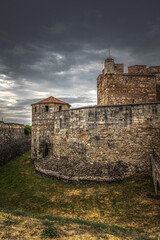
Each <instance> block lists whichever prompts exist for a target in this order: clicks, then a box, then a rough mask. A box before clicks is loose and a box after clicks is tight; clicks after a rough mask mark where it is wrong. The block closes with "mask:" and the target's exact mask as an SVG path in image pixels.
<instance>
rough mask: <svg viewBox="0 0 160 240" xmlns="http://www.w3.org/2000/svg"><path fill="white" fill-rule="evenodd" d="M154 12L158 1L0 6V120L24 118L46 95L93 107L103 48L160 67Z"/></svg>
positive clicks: (40, 1)
mask: <svg viewBox="0 0 160 240" xmlns="http://www.w3.org/2000/svg"><path fill="white" fill-rule="evenodd" d="M159 9H160V2H159V1H158V0H152V1H150V0H134V1H133V0H121V1H119V0H115V1H108V0H99V1H98V0H92V1H90V0H85V1H84V0H81V1H75V0H74V1H73V0H68V1H64V0H63V1H62V0H59V1H58V0H54V1H53V0H45V1H44V0H34V1H31V0H28V1H27V0H14V1H9V0H5V1H2V0H0V53H1V54H0V94H1V95H0V101H1V102H0V104H1V105H0V106H1V107H0V116H2V115H5V116H6V119H9V120H10V117H11V114H12V117H13V113H14V116H15V119H18V118H17V115H16V114H17V112H18V111H23V110H24V109H27V110H26V111H27V113H28V118H30V117H29V116H30V114H31V112H30V108H29V105H30V103H31V102H36V99H38V100H39V99H43V98H45V97H47V96H50V95H55V97H61V98H63V99H65V100H66V101H67V102H70V103H73V106H78V103H79V105H81V104H87V103H88V104H95V103H96V77H97V75H98V74H99V73H100V71H101V70H102V68H103V61H104V59H105V58H106V56H107V49H108V48H111V54H112V55H113V56H114V58H115V60H116V61H119V62H122V63H123V62H124V63H125V64H128V65H130V64H152V65H154V64H156V65H157V64H160V57H159V56H160V45H159V42H160V17H159ZM2 107H3V108H2ZM2 109H3V110H2ZM2 111H3V112H2ZM18 114H19V116H20V114H21V113H20V112H19V113H18ZM21 116H22V119H24V118H23V114H22V115H21Z"/></svg>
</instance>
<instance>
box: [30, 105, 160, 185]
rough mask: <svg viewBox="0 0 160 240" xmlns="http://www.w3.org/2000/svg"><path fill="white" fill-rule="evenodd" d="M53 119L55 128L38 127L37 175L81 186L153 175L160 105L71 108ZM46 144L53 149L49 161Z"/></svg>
mask: <svg viewBox="0 0 160 240" xmlns="http://www.w3.org/2000/svg"><path fill="white" fill-rule="evenodd" d="M52 119H53V121H54V124H50V123H49V122H47V121H46V120H44V122H43V120H42V119H41V123H37V124H36V125H35V126H33V138H34V141H35V142H36V143H37V144H34V145H33V146H32V147H33V149H32V160H33V162H34V164H35V168H36V170H37V171H39V172H42V173H45V174H48V175H50V176H56V177H58V178H62V179H66V180H75V181H85V180H88V181H89V180H94V181H114V180H119V179H123V178H125V177H127V176H130V175H132V174H134V173H137V172H150V171H151V163H150V160H151V156H152V151H153V149H155V150H156V151H159V141H160V128H159V125H160V103H154V104H151V103H150V104H147V103H146V104H133V105H121V106H95V107H87V108H78V109H71V110H65V111H58V112H55V113H54V117H52ZM48 121H49V120H48ZM42 122H43V124H42ZM44 132H46V135H45V138H44ZM47 133H48V135H49V136H47ZM41 141H42V142H41ZM45 141H46V143H49V148H50V150H49V154H48V156H46V157H43V151H44V148H43V147H42V146H43V145H44V142H45Z"/></svg>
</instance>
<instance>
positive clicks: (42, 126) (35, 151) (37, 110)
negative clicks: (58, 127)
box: [31, 96, 70, 162]
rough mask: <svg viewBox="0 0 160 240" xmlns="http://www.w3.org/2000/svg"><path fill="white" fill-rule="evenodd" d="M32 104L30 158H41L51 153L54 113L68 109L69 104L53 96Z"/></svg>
mask: <svg viewBox="0 0 160 240" xmlns="http://www.w3.org/2000/svg"><path fill="white" fill-rule="evenodd" d="M31 106H32V146H31V158H32V161H33V162H34V159H42V158H45V157H47V156H49V155H51V154H52V148H53V132H54V114H55V112H58V111H63V110H68V109H69V108H70V104H68V103H66V102H63V101H61V100H59V99H57V98H55V97H53V96H51V97H49V98H46V99H44V100H41V101H39V102H36V103H33V104H31Z"/></svg>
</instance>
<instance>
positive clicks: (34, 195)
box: [0, 153, 160, 240]
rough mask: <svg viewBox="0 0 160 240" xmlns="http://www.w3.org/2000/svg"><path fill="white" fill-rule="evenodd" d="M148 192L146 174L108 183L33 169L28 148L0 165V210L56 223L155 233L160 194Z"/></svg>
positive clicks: (121, 233)
mask: <svg viewBox="0 0 160 240" xmlns="http://www.w3.org/2000/svg"><path fill="white" fill-rule="evenodd" d="M153 193H154V192H153V183H152V179H151V177H150V176H146V175H139V176H134V177H131V178H128V179H126V180H124V181H121V182H117V183H112V184H102V183H101V184H100V183H99V184H94V183H92V184H71V183H70V184H69V183H65V182H62V181H60V180H56V179H55V180H52V179H48V178H44V177H41V176H39V175H37V174H36V173H35V171H34V167H33V165H32V164H31V163H30V153H26V154H24V155H22V156H20V157H18V158H17V159H15V160H14V161H12V162H9V163H8V164H6V165H4V166H2V167H0V209H1V211H3V212H8V213H10V214H12V217H13V215H15V214H16V215H21V214H22V215H24V216H30V217H31V216H32V217H34V218H37V219H39V220H40V221H47V222H49V223H51V224H55V223H56V224H58V225H57V226H59V227H60V226H62V225H63V227H64V226H65V227H66V226H67V225H68V224H69V225H72V228H73V225H76V226H77V224H78V226H81V227H82V226H83V227H84V226H85V228H86V227H89V228H91V229H93V230H94V231H96V233H101V234H105V233H110V234H113V235H114V236H118V237H120V239H137V240H138V239H144V240H145V239H146V240H147V239H158V232H159V231H160V215H159V213H160V200H159V199H156V198H154V197H151V196H152V195H153ZM37 221H38V220H37ZM61 230H62V229H61ZM47 231H49V230H47ZM62 232H63V231H62ZM73 232H74V231H73ZM62 235H63V234H62ZM63 237H64V236H63ZM121 237H122V238H121ZM60 239H62V236H61V238H60ZM68 239H69V238H68ZM74 239H76V238H74ZM77 239H78V238H77ZM79 239H82V238H79ZM86 239H87V238H86ZM88 239H94V238H93V236H92V238H88ZM102 239H107V238H102ZM108 239H109V238H108Z"/></svg>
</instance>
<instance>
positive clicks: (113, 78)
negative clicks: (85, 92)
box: [97, 58, 160, 105]
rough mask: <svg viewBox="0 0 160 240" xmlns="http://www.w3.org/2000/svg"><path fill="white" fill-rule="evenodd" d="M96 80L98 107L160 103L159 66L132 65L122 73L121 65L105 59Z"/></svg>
mask: <svg viewBox="0 0 160 240" xmlns="http://www.w3.org/2000/svg"><path fill="white" fill-rule="evenodd" d="M104 66H105V67H104V70H103V71H102V74H100V75H99V76H98V78H97V103H98V105H119V104H131V103H146V102H157V101H160V66H151V67H148V68H147V66H146V65H134V66H129V67H128V73H124V72H123V64H115V62H114V59H110V58H108V59H106V60H105V64H104Z"/></svg>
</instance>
